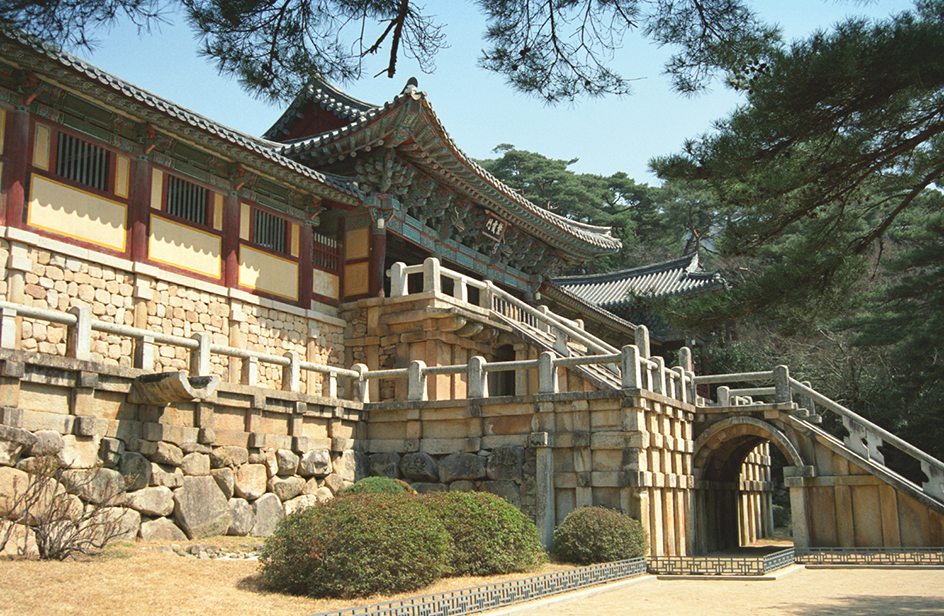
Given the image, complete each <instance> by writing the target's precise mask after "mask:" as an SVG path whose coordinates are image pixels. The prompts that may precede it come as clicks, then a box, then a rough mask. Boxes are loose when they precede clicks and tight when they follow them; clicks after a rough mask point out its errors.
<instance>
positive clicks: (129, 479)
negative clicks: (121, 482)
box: [118, 451, 153, 492]
mask: <svg viewBox="0 0 944 616" xmlns="http://www.w3.org/2000/svg"><path fill="white" fill-rule="evenodd" d="M151 464H153V463H152V462H151V461H150V460H148V459H147V458H145V457H144V456H142V455H141V454H139V453H137V452H135V451H126V452H125V453H123V454H121V461H120V462H119V464H118V472H119V473H121V475H122V477H124V478H125V486H126V489H127V490H128V491H129V492H133V491H134V490H140V489H141V488H145V487H147V486H148V484H150V483H151Z"/></svg>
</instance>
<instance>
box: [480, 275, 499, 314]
mask: <svg viewBox="0 0 944 616" xmlns="http://www.w3.org/2000/svg"><path fill="white" fill-rule="evenodd" d="M494 293H495V283H494V282H492V281H491V280H486V281H485V288H484V289H482V290H481V291H479V308H485V309H486V310H491V309H492V296H493V295H494Z"/></svg>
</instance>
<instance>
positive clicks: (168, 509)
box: [124, 486, 174, 517]
mask: <svg viewBox="0 0 944 616" xmlns="http://www.w3.org/2000/svg"><path fill="white" fill-rule="evenodd" d="M124 504H125V506H127V507H131V508H132V509H134V510H135V511H137V512H139V513H143V514H144V515H147V516H151V517H164V516H168V515H170V514H171V513H173V512H174V493H173V492H172V491H171V489H170V488H166V487H164V486H158V487H154V488H142V489H140V490H136V491H134V492H130V493H128V496H127V497H126V498H125V502H124Z"/></svg>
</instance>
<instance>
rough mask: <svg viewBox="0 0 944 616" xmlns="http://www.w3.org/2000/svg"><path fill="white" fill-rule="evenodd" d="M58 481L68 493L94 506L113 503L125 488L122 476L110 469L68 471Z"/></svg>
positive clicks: (63, 472)
mask: <svg viewBox="0 0 944 616" xmlns="http://www.w3.org/2000/svg"><path fill="white" fill-rule="evenodd" d="M60 480H61V481H62V484H63V485H64V486H65V487H66V489H67V490H68V491H69V492H70V493H72V494H76V495H78V497H79V498H81V499H82V500H84V501H86V502H89V503H95V504H96V505H99V504H103V503H104V504H108V503H115V502H116V501H117V500H119V499H120V498H121V497H122V494H123V493H124V492H125V488H126V486H125V478H124V476H123V475H122V474H121V473H119V472H118V471H114V470H111V469H110V468H77V469H69V470H65V471H62V475H61V476H60Z"/></svg>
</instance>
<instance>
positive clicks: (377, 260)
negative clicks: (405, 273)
mask: <svg viewBox="0 0 944 616" xmlns="http://www.w3.org/2000/svg"><path fill="white" fill-rule="evenodd" d="M381 220H382V219H381ZM386 260H387V231H386V227H385V226H384V225H382V224H381V225H377V226H374V227H371V228H370V265H369V269H368V277H367V280H368V284H367V293H368V294H369V295H370V297H383V296H384V290H383V288H384V263H385V262H386Z"/></svg>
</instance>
